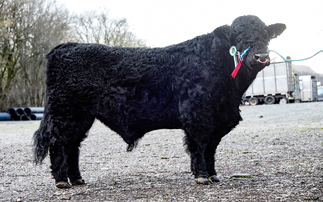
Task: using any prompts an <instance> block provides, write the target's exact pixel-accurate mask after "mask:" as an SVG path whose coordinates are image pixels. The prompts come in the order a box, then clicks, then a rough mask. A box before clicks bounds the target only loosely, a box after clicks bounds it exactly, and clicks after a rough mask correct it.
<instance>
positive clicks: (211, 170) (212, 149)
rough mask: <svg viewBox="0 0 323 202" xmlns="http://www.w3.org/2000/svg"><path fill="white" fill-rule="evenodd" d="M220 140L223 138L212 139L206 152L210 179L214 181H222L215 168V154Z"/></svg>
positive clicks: (205, 156)
mask: <svg viewBox="0 0 323 202" xmlns="http://www.w3.org/2000/svg"><path fill="white" fill-rule="evenodd" d="M220 141H221V139H217V140H210V142H209V144H208V145H207V147H206V149H205V152H204V158H205V163H206V170H207V172H208V174H209V180H210V181H212V182H220V180H219V178H218V177H217V174H216V171H215V169H214V155H215V151H216V148H217V146H218V145H219V143H220Z"/></svg>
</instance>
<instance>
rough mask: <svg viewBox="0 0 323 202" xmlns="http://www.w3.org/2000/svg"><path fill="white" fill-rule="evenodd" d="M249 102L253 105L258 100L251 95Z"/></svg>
mask: <svg viewBox="0 0 323 202" xmlns="http://www.w3.org/2000/svg"><path fill="white" fill-rule="evenodd" d="M249 103H250V105H252V106H255V105H257V104H258V103H259V100H258V98H256V97H251V98H249Z"/></svg>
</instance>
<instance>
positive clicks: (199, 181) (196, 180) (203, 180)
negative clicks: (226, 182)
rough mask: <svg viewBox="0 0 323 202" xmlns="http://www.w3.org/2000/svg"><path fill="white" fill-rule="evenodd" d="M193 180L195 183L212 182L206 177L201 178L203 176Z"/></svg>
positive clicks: (206, 183)
mask: <svg viewBox="0 0 323 202" xmlns="http://www.w3.org/2000/svg"><path fill="white" fill-rule="evenodd" d="M195 182H196V183H197V184H204V185H209V184H212V181H210V180H209V179H208V178H203V177H199V178H195Z"/></svg>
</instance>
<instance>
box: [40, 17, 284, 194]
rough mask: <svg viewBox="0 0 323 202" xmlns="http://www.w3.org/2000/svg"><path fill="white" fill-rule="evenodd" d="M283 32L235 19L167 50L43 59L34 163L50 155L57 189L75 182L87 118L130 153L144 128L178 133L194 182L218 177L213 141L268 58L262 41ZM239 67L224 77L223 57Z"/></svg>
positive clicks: (235, 118) (233, 120)
mask: <svg viewBox="0 0 323 202" xmlns="http://www.w3.org/2000/svg"><path fill="white" fill-rule="evenodd" d="M285 28H286V26H285V25H284V24H273V25H269V26H266V25H265V24H264V23H263V22H262V21H261V20H260V19H259V18H257V17H255V16H242V17H239V18H237V19H235V20H234V21H233V23H232V25H231V26H229V25H225V26H221V27H219V28H217V29H215V30H214V31H213V32H211V33H209V34H206V35H202V36H198V37H196V38H194V39H192V40H188V41H185V42H183V43H180V44H177V45H173V46H168V47H165V48H152V49H150V48H125V47H110V46H105V45H99V44H77V43H67V44H61V45H59V46H57V47H56V48H54V49H53V50H52V51H51V52H50V53H49V54H48V55H47V59H48V63H47V71H46V85H47V89H46V101H45V112H44V117H43V119H42V121H41V125H40V128H39V129H38V130H37V131H36V132H35V134H34V146H35V147H34V148H35V149H34V153H35V162H36V163H41V162H42V160H43V159H44V158H45V157H46V156H47V154H48V151H49V154H50V160H51V170H52V175H53V176H54V178H55V180H56V186H57V187H59V188H66V187H69V186H70V184H69V183H68V179H69V180H70V182H71V183H72V184H75V185H77V184H83V183H84V180H83V179H82V177H81V174H80V171H79V147H80V143H81V141H82V140H84V138H85V137H86V133H87V131H88V130H89V129H90V128H91V126H92V124H93V121H94V120H95V118H97V119H98V120H100V121H101V122H103V123H104V124H105V125H107V126H108V127H109V128H111V129H112V130H113V131H115V132H117V133H118V134H119V135H120V136H121V137H122V138H123V140H124V141H125V142H126V143H127V144H128V150H129V151H131V150H132V149H133V148H134V146H135V145H136V142H137V141H138V140H139V139H140V138H141V137H142V136H143V135H144V134H145V133H147V132H149V131H151V130H156V129H162V128H164V129H182V130H184V132H185V138H184V142H185V145H186V147H187V151H188V152H189V153H190V157H191V169H192V172H193V174H194V175H195V180H196V182H197V183H200V184H209V183H211V182H216V181H219V180H218V178H217V174H216V171H215V169H214V155H215V150H216V148H217V146H218V144H219V142H220V141H221V138H222V137H223V136H224V135H226V134H227V133H229V132H230V131H231V130H232V129H233V128H234V127H235V126H236V125H237V124H238V123H239V121H241V120H242V119H241V116H240V112H239V103H240V100H241V97H242V95H243V93H244V92H245V90H246V89H247V88H248V86H249V85H250V84H251V83H252V81H253V80H254V79H255V77H256V75H257V73H258V72H259V71H260V70H262V69H263V68H264V67H265V66H267V65H269V63H270V60H269V56H268V53H267V45H268V43H269V41H270V39H271V38H274V37H276V36H278V35H280V34H281V33H282V32H283V31H284V30H285ZM231 46H236V47H237V50H238V51H239V52H240V53H242V52H243V51H244V50H246V49H248V48H249V50H248V51H247V52H246V54H245V55H244V56H243V60H242V65H241V68H240V70H239V72H238V73H237V75H236V77H235V78H232V76H231V72H232V71H233V69H234V68H235V67H234V63H233V58H232V56H231V55H230V53H229V49H230V47H231Z"/></svg>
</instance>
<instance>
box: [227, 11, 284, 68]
mask: <svg viewBox="0 0 323 202" xmlns="http://www.w3.org/2000/svg"><path fill="white" fill-rule="evenodd" d="M285 29H286V25H285V24H280V23H277V24H272V25H269V26H266V25H265V23H263V22H262V21H261V20H260V19H259V18H258V17H256V16H242V17H238V18H236V19H235V20H234V21H233V23H232V25H231V31H232V32H231V43H232V45H233V46H236V48H237V50H238V51H239V52H240V53H243V52H244V51H245V50H247V49H248V51H247V52H246V54H245V55H244V57H243V61H242V63H243V64H246V65H247V66H248V67H249V68H250V69H252V70H255V71H256V72H258V71H260V70H262V69H263V68H264V67H265V66H268V65H270V59H269V55H268V54H269V53H268V43H269V41H270V40H271V39H272V38H276V37H277V36H278V35H280V34H281V33H282V32H283V31H284V30H285Z"/></svg>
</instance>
